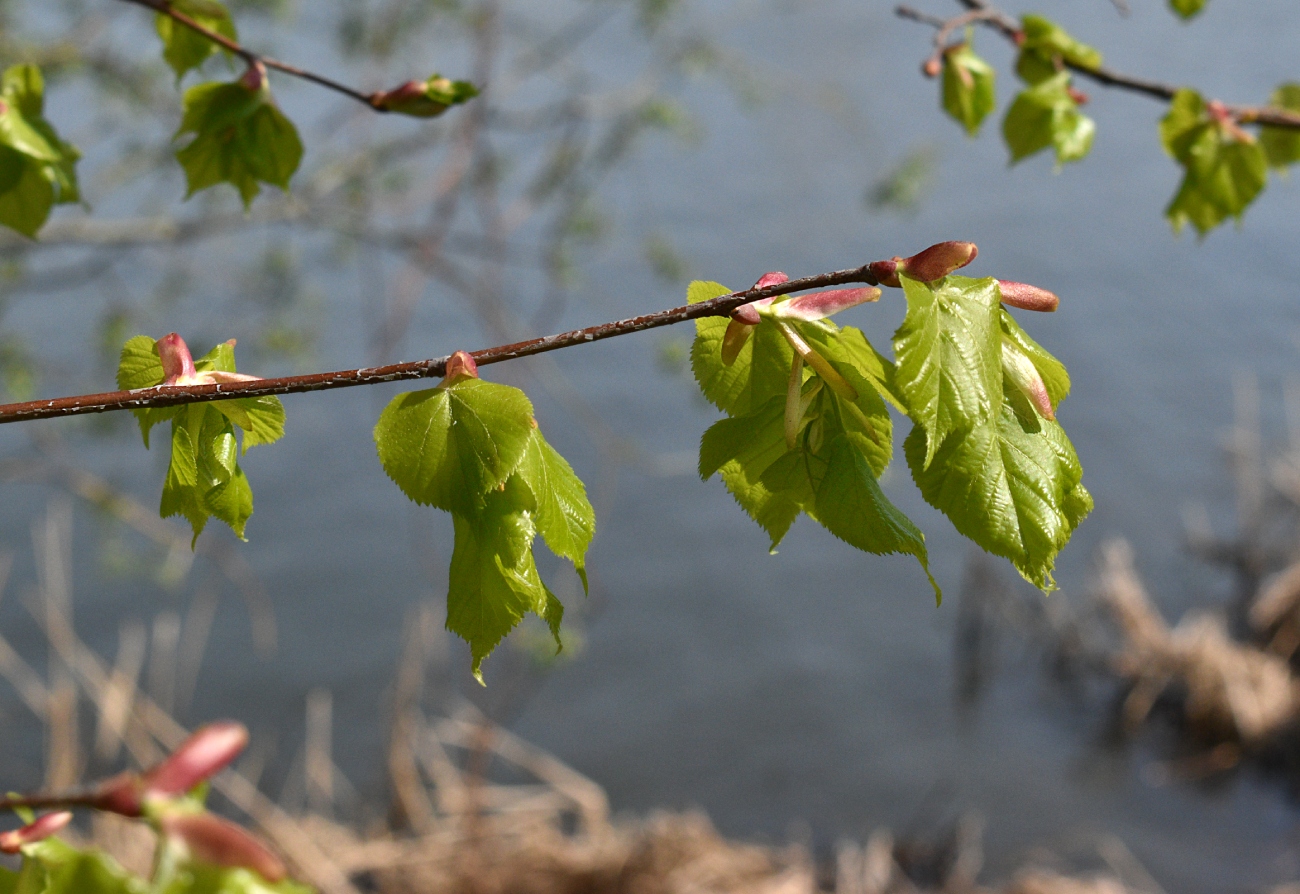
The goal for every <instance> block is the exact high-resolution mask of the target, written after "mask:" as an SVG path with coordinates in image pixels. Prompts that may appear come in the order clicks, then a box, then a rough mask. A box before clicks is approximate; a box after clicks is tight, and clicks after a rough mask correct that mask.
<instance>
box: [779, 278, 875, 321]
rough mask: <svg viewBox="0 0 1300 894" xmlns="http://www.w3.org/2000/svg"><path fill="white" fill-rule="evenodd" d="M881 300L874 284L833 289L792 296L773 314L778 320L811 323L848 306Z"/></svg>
mask: <svg viewBox="0 0 1300 894" xmlns="http://www.w3.org/2000/svg"><path fill="white" fill-rule="evenodd" d="M879 300H880V289H877V288H876V287H874V286H871V287H868V288H863V289H831V290H829V291H826V292H812V293H810V294H807V295H800V296H799V297H798V298H791V299H790V300H789V301H786V302H784V303H783V304H778V305H776V306H774V307H773V308H772V316H774V317H776V318H777V319H778V320H802V321H804V322H807V323H811V322H813V321H814V320H824V319H826V318H827V317H829V316H830V315H831V314H837V313H839V312H840V311H842V310H846V309H847V308H850V307H855V306H857V305H859V304H865V303H867V302H868V301H879Z"/></svg>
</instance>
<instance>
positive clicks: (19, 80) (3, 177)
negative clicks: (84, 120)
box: [0, 65, 81, 237]
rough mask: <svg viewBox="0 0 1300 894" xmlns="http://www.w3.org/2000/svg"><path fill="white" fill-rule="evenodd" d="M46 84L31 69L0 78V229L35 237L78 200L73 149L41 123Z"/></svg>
mask: <svg viewBox="0 0 1300 894" xmlns="http://www.w3.org/2000/svg"><path fill="white" fill-rule="evenodd" d="M44 96H45V83H44V80H43V79H42V77H41V72H40V69H38V68H37V67H36V66H34V65H15V66H12V67H10V68H8V69H6V70H5V72H4V74H3V75H2V76H0V224H3V225H4V226H7V227H9V228H11V229H13V230H16V231H18V232H19V233H22V234H23V235H25V236H31V237H35V235H36V233H37V231H38V230H40V228H41V227H42V226H43V225H44V224H45V221H46V219H48V218H49V216H50V209H51V208H52V207H53V206H54V205H57V204H66V203H70V202H78V201H80V200H81V196H80V193H79V191H78V188H77V172H76V167H75V166H76V162H77V160H78V159H79V158H80V157H81V153H79V152H78V151H77V149H76V147H75V146H73V145H71V144H70V143H65V142H63V140H61V139H60V138H59V135H58V134H57V133H56V132H55V130H54V128H53V127H52V126H51V125H50V123H49V122H48V121H46V120H45V117H44V114H43V112H44V104H45V99H44Z"/></svg>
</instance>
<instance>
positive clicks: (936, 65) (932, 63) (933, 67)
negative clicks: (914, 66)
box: [921, 56, 943, 78]
mask: <svg viewBox="0 0 1300 894" xmlns="http://www.w3.org/2000/svg"><path fill="white" fill-rule="evenodd" d="M942 72H943V63H942V62H940V61H939V60H938V59H936V58H935V57H934V56H931V57H930V58H929V59H926V60H925V61H924V62H923V63H921V74H923V75H925V76H926V77H927V78H937V77H939V75H940V74H941V73H942Z"/></svg>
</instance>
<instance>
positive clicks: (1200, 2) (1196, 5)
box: [1169, 0, 1207, 19]
mask: <svg viewBox="0 0 1300 894" xmlns="http://www.w3.org/2000/svg"><path fill="white" fill-rule="evenodd" d="M1206 2H1207V0H1169V8H1170V9H1172V10H1173V11H1174V12H1176V13H1178V14H1179V15H1180V16H1182V17H1183V18H1184V19H1190V18H1191V17H1192V16H1194V15H1196V14H1197V13H1198V12H1200V11H1201V10H1202V9H1204V8H1205V4H1206Z"/></svg>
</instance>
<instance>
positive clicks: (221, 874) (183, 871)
mask: <svg viewBox="0 0 1300 894" xmlns="http://www.w3.org/2000/svg"><path fill="white" fill-rule="evenodd" d="M155 894H313V889H312V888H309V887H307V886H306V885H302V884H299V883H298V882H295V881H292V880H290V879H284V880H282V881H279V882H275V883H274V884H272V883H271V882H268V881H267V880H266V879H264V878H262V877H261V876H259V875H257V873H255V872H251V871H249V870H247V869H242V868H237V869H229V868H226V867H223V866H212V865H208V864H203V863H187V864H185V865H184V866H181V867H178V868H177V870H176V874H175V876H174V878H173V879H172V882H171V884H170V885H168V886H167V887H166V889H165V890H163V891H161V892H155Z"/></svg>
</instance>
